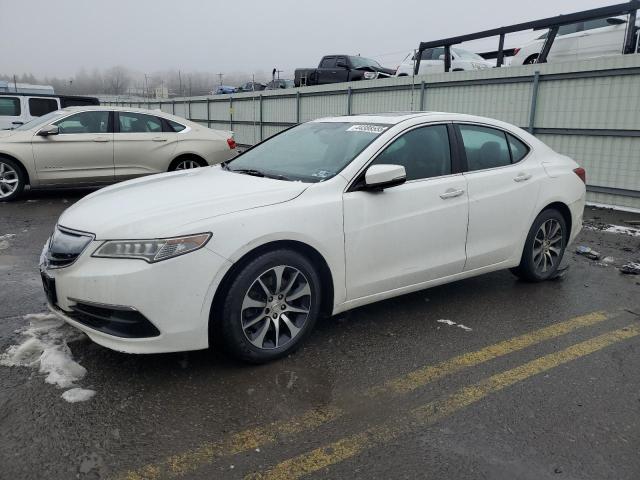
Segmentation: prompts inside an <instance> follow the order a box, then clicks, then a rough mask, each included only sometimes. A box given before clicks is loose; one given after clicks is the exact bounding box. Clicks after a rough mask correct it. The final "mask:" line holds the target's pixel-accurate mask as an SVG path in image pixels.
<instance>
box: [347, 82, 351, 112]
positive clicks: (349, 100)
mask: <svg viewBox="0 0 640 480" xmlns="http://www.w3.org/2000/svg"><path fill="white" fill-rule="evenodd" d="M347 115H351V87H349V88H347Z"/></svg>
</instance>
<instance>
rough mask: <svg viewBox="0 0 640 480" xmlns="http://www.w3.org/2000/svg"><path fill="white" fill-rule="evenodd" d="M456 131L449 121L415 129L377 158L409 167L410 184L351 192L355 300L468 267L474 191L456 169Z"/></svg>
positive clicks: (349, 243) (348, 238)
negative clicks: (452, 140) (469, 194)
mask: <svg viewBox="0 0 640 480" xmlns="http://www.w3.org/2000/svg"><path fill="white" fill-rule="evenodd" d="M448 132H449V128H448V126H447V125H446V124H440V125H430V126H420V127H417V128H414V129H412V130H410V131H408V132H407V133H404V134H402V135H401V136H400V137H398V138H396V139H395V140H394V141H393V142H392V143H391V144H390V145H389V146H388V147H386V149H385V150H384V151H383V152H382V153H381V154H379V155H378V156H377V157H376V158H375V159H374V160H373V162H372V163H371V164H372V165H373V164H393V165H402V166H404V167H405V169H406V171H407V182H406V183H404V184H403V185H399V186H397V187H393V188H388V189H386V190H384V191H382V192H370V191H348V192H346V193H345V194H344V197H343V204H344V230H345V257H346V277H347V298H348V299H349V300H353V299H356V298H361V297H366V296H369V295H375V294H377V293H382V292H388V291H392V290H396V289H400V288H403V287H408V286H411V285H416V284H420V283H423V282H426V281H429V280H434V279H438V278H442V277H447V276H449V275H454V274H456V273H460V272H461V271H462V270H463V267H464V263H465V240H466V235H467V213H468V202H467V193H466V188H467V187H466V180H465V177H464V175H462V174H460V173H456V170H455V169H454V168H453V167H452V155H451V151H452V149H451V148H450V142H449V134H448Z"/></svg>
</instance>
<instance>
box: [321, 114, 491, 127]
mask: <svg viewBox="0 0 640 480" xmlns="http://www.w3.org/2000/svg"><path fill="white" fill-rule="evenodd" d="M443 116H445V117H448V118H447V120H454V117H456V119H458V118H457V117H471V116H472V115H461V114H458V113H446V112H382V113H361V114H357V115H344V116H340V117H326V118H318V119H317V120H313V121H314V122H346V123H383V124H387V125H395V124H398V123H400V122H404V121H406V120H410V119H412V118H418V117H425V118H429V117H432V118H433V119H434V120H436V119H437V120H441V119H442V117H443ZM475 118H476V119H481V117H475ZM467 120H469V119H468V118H467ZM482 120H485V119H482ZM487 120H488V119H487Z"/></svg>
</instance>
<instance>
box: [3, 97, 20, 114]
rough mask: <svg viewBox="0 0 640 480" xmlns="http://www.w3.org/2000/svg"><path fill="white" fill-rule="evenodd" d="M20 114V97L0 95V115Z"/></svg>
mask: <svg viewBox="0 0 640 480" xmlns="http://www.w3.org/2000/svg"><path fill="white" fill-rule="evenodd" d="M18 115H20V99H19V98H16V97H0V117H17V116H18Z"/></svg>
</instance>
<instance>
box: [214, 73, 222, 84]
mask: <svg viewBox="0 0 640 480" xmlns="http://www.w3.org/2000/svg"><path fill="white" fill-rule="evenodd" d="M216 75H218V78H219V79H220V86H222V77H224V73H216Z"/></svg>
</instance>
